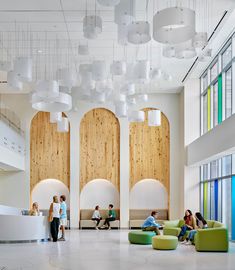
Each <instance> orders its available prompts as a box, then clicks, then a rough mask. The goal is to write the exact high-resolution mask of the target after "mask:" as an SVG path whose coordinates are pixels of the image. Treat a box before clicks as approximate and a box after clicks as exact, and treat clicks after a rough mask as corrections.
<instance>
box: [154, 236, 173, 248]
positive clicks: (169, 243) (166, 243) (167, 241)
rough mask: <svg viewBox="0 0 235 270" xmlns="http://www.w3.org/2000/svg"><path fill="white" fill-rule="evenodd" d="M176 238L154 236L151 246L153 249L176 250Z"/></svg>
mask: <svg viewBox="0 0 235 270" xmlns="http://www.w3.org/2000/svg"><path fill="white" fill-rule="evenodd" d="M177 245H178V238H177V237H176V236H172V235H156V236H154V237H153V238H152V246H153V248H154V249H161V250H171V249H176V248H177Z"/></svg>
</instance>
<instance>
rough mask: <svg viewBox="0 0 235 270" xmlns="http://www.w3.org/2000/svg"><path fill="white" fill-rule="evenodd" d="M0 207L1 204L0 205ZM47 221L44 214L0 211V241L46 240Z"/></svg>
mask: <svg viewBox="0 0 235 270" xmlns="http://www.w3.org/2000/svg"><path fill="white" fill-rule="evenodd" d="M0 208H1V206H0ZM49 237H50V230H49V222H48V219H47V217H46V216H23V215H21V214H19V215H17V214H16V215H13V214H7V212H5V213H4V214H3V213H1V211H0V242H1V243H3V242H21V241H35V240H48V239H49Z"/></svg>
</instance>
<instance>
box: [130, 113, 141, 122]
mask: <svg viewBox="0 0 235 270" xmlns="http://www.w3.org/2000/svg"><path fill="white" fill-rule="evenodd" d="M144 120H145V113H144V111H130V112H129V113H128V121H129V122H144Z"/></svg>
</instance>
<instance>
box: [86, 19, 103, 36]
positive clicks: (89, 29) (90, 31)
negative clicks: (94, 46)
mask: <svg viewBox="0 0 235 270" xmlns="http://www.w3.org/2000/svg"><path fill="white" fill-rule="evenodd" d="M101 32H102V19H101V17H99V16H96V15H90V16H85V17H84V19H83V34H84V37H85V38H88V39H95V38H97V36H98V35H99V34H100V33H101Z"/></svg>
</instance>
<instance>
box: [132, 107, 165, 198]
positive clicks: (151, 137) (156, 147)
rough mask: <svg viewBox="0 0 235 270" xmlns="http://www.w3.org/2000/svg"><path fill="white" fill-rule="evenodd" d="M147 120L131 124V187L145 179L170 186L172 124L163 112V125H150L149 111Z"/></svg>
mask: <svg viewBox="0 0 235 270" xmlns="http://www.w3.org/2000/svg"><path fill="white" fill-rule="evenodd" d="M149 110H154V109H151V108H146V109H143V111H145V116H146V117H145V119H146V120H145V122H143V123H131V124H130V133H129V134H130V188H132V187H133V186H134V185H135V184H136V183H137V182H139V181H140V180H143V179H147V178H149V179H156V180H159V181H160V182H161V183H162V184H163V185H164V186H165V187H166V189H167V191H168V194H170V193H169V188H170V126H169V122H168V119H167V117H166V116H165V115H164V114H163V113H161V122H162V123H161V126H160V127H149V126H148V120H147V119H148V113H147V112H148V111H149Z"/></svg>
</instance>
